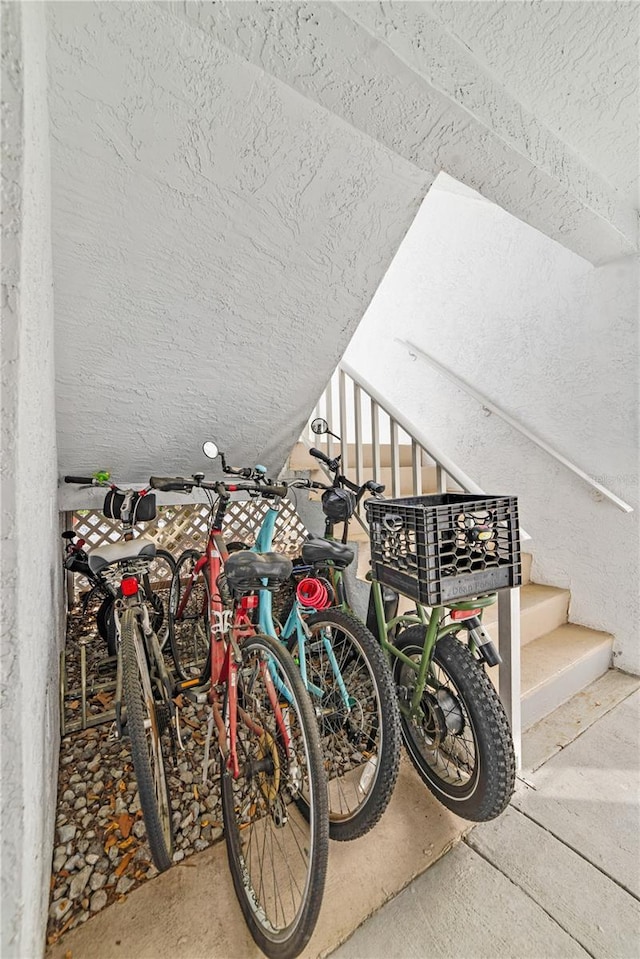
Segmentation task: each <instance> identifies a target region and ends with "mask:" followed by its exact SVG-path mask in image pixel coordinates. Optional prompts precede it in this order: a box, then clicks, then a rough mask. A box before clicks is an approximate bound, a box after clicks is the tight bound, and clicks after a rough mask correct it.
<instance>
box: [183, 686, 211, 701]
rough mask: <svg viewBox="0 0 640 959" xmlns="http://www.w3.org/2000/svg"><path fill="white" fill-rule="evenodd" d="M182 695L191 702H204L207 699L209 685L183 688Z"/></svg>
mask: <svg viewBox="0 0 640 959" xmlns="http://www.w3.org/2000/svg"><path fill="white" fill-rule="evenodd" d="M182 695H183V696H184V697H185V698H186V699H188V700H189V701H190V702H192V703H196V704H201V703H206V702H208V700H209V687H208V686H193V687H192V688H191V689H183V690H182Z"/></svg>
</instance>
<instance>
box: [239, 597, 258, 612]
mask: <svg viewBox="0 0 640 959" xmlns="http://www.w3.org/2000/svg"><path fill="white" fill-rule="evenodd" d="M257 605H258V597H257V596H243V597H242V599H241V600H240V608H241V609H243V610H244V611H245V612H246V611H247V610H248V609H255V608H256V607H257Z"/></svg>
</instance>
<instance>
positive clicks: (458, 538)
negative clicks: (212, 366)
mask: <svg viewBox="0 0 640 959" xmlns="http://www.w3.org/2000/svg"><path fill="white" fill-rule="evenodd" d="M311 428H312V430H313V431H314V432H315V433H316V434H322V433H326V432H328V425H327V423H326V421H325V420H321V419H318V420H314V422H313V423H312V424H311ZM310 452H311V455H312V456H314V457H315V458H316V459H318V460H319V461H321V462H322V463H324V465H325V466H326V467H327V470H328V471H329V474H332V476H333V480H332V482H331V483H326V484H316V486H321V487H322V488H324V490H325V493H324V495H323V508H324V510H325V517H326V519H325V537H326V538H327V539H328V540H329V541H330V542H333V541H334V538H335V526H336V525H337V524H338V523H342V537H341V538H342V540H343V542H344V543H346V541H347V536H348V528H349V523H350V521H351V519H352V517H353V515H354V513H355V511H356V509H357V507H358V505H359V504H360V501H361V500H362V498H363V496H364V494H365V493H369V494H371V497H370V498H369V499H367V500H366V502H365V503H364V507H365V510H366V514H367V520H368V524H369V532H370V539H371V572H370V574H369V579H370V583H371V585H370V592H369V603H368V614H367V626H368V627H369V629H370V630H371V632H372V633H374V635H375V636H376V637H377V640H378V642H379V645H380V647H381V648H382V649H383V650H384V651H385V653H386V655H387V657H388V660H389V662H390V664H391V670H392V674H393V679H394V683H395V687H396V691H397V695H398V701H399V708H400V717H401V719H400V722H401V730H402V738H403V741H404V744H405V748H406V750H407V753H408V755H409V757H410V759H411V762H412V763H413V765H414V767H415V768H416V770H417V772H418V774H419V775H420V777H421V779H422V780H423V782H424V783H425V784H426V785H427V787H428V788H429V789H430V790H431V792H432V793H433V794H434V795H435V796H436V797H437V799H439V801H440V802H441V803H442V804H443V805H445V806H446V807H447V808H449V809H451V810H452V811H453V812H455V813H456V814H457V815H459V816H461V817H463V818H465V819H469V820H472V821H476V822H483V821H486V820H490V819H494V818H495V817H496V816H498V815H500V813H502V812H503V811H504V809H505V808H506V806H507V805H508V803H509V801H510V799H511V796H512V794H513V790H514V787H515V754H514V748H513V740H512V737H511V730H510V727H509V721H508V719H507V715H506V713H505V710H504V707H503V705H502V703H501V702H500V699H499V697H498V694H497V692H496V690H495V687H494V685H493V683H492V682H491V679H490V678H489V676H488V675H487V672H486V669H485V667H486V666H495V665H497V664H498V663H499V662H500V656H499V654H498V651H497V650H496V648H495V646H494V644H493V642H492V640H491V638H490V636H489V634H488V633H487V631H486V629H485V628H484V626H483V624H482V614H483V611H484V609H486V608H487V607H488V606H491V605H492V604H493V603H495V602H496V599H497V596H496V592H495V590H496V589H498V588H507V587H513V586H518V585H520V569H521V567H520V554H519V543H518V516H517V504H516V501H515V499H513V498H512V497H511V498H510V497H486V496H472V495H467V494H453V493H445V494H439V495H435V496H422V497H405V498H400V499H393V500H385V499H382V497H381V494H382V492H383V490H384V487H380V486H379V485H378V484H375V483H372V482H371V481H369V482H368V483H364V484H363V485H361V486H358V485H357V484H355V483H352V482H351V481H350V480H349V479H348V478H347V477H345V476H343V475H342V474H341V473H340V457H339V456H338V457H335V458H334V459H331V458H329V457H328V456H326V455H325V454H324V453H323V452H321V451H320V450H316V449H312V450H311V451H310ZM325 497H326V499H325ZM340 502H342V503H343V506H342V509H340V507H339V503H340ZM327 507H328V508H327ZM324 575H325V576H326V577H327V579H328V580H329V582H330V583H331V588H332V589H333V592H334V595H335V597H336V602H338V603H340V604H341V606H342V608H343V609H345V610H350V609H351V605H350V602H349V595H348V589H347V586H346V583H345V580H344V576H343V575H342V572H341V571H340V570H339V569H338V568H336V567H335V566H332V565H331V564H327V566H326V568H325V570H324ZM401 595H402V596H406V597H408V598H409V599H410V600H412V601H413V602H415V609H413V610H411V611H410V612H408V613H404V614H399V612H398V608H399V599H400V596H401Z"/></svg>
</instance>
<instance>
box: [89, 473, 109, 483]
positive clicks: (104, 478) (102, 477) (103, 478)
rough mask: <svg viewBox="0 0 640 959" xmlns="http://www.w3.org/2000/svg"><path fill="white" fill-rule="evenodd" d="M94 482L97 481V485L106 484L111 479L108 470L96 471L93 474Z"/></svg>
mask: <svg viewBox="0 0 640 959" xmlns="http://www.w3.org/2000/svg"><path fill="white" fill-rule="evenodd" d="M93 478H94V480H97V481H98V483H108V482H109V480H110V479H111V473H110V472H109V470H98V471H97V472H96V473H94V474H93Z"/></svg>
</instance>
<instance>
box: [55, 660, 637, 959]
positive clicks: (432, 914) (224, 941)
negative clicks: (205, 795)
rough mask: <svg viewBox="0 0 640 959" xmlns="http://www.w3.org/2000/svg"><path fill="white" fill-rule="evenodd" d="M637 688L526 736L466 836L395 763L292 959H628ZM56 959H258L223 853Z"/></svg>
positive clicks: (157, 889)
mask: <svg viewBox="0 0 640 959" xmlns="http://www.w3.org/2000/svg"><path fill="white" fill-rule="evenodd" d="M639 685H640V684H639V681H638V680H637V679H634V678H632V677H626V676H624V675H623V674H620V673H614V672H613V671H612V672H611V673H609V674H608V675H607V676H605V677H603V679H602V680H599V681H598V682H597V683H594V684H593V685H592V686H591V687H590V688H589V690H587V691H586V692H585V693H583V694H581V695H580V697H576V698H575V699H574V700H572V701H571V703H569V704H567V705H566V706H563V707H561V708H560V709H559V710H557V711H556V713H555V714H553V715H552V717H550V718H548V719H547V720H545V721H543V723H540V724H538V726H536V727H534V729H533V730H532V731H531V732H530V733H528V734H527V737H526V739H525V743H524V756H525V766H527V767H528V768H527V769H526V770H525V771H524V772H523V774H522V776H521V778H520V781H519V783H518V790H517V793H516V796H515V797H514V801H513V803H512V806H511V807H510V808H509V809H508V810H507V812H506V813H505V814H504V815H503V816H502V817H500V819H498V820H497V821H495V822H493V823H487V824H484V825H481V826H477V827H476V828H475V829H473V831H471V832H469V824H468V823H464V822H463V821H462V820H459V819H457V818H456V817H454V816H453V815H452V814H450V813H448V812H447V810H445V809H443V808H442V807H441V806H440V805H439V804H438V803H437V802H436V801H435V800H434V799H433V798H432V797H431V795H430V794H429V793H428V792H427V790H426V789H425V788H424V786H423V785H422V783H421V782H420V781H419V779H418V778H417V776H416V775H415V773H414V771H413V769H412V768H411V767H410V765H409V763H408V762H407V761H403V764H402V770H401V775H400V779H399V783H398V787H397V789H396V792H395V794H394V797H393V799H392V802H391V804H390V807H389V809H388V810H387V812H386V813H385V816H384V817H383V819H382V821H381V823H380V824H379V826H378V827H377V828H376V829H375V830H374V831H373V832H371V833H370V834H369V835H368V836H365V837H363V838H362V839H360V840H357V841H356V842H354V843H344V844H341V843H332V844H331V849H330V857H329V872H328V878H327V886H326V890H325V897H324V901H323V906H322V910H321V913H320V918H319V921H318V925H317V927H316V931H315V933H314V936H313V938H312V940H311V943H310V944H309V947H308V949H307V950H306V952H305V953H304V954H303V956H304V959H318V957H322V956H328V955H331V956H332V959H423V957H427V956H429V957H436V959H445V957H451V959H454V957H455V959H481V957H482V959H484V957H487V959H489V957H491V959H502V957H504V959H514V957H518V959H520V957H532V959H534V957H535V959H541V957H544V959H547V957H565V956H566V957H572V956H591V957H594V959H600V957H603V959H604V957H611V959H627V957H629V959H632V957H633V959H637V957H638V956H640V905H639V902H638V899H639V897H640V833H639V829H638V827H639V825H640V798H639V793H640V789H639V785H640V783H639V776H638V746H639V732H638V731H639V730H640V723H639V722H638V719H639V716H638V713H639V706H640V692H638V686H639ZM576 737H577V738H576ZM460 840H462V841H461V842H460ZM453 845H455V848H454V849H451V847H452V846H453ZM449 849H451V851H450V852H448V854H447V855H446V856H444V857H443V858H440V857H442V856H443V853H445V852H447V851H448V850H449ZM436 860H440V861H438V862H436ZM429 866H431V868H428V867H429ZM425 870H426V871H425ZM416 877H417V878H416ZM405 887H406V888H405ZM401 890H404V891H402V892H401ZM397 893H400V894H399V895H397ZM394 896H395V898H392V897H394ZM388 900H390V901H388ZM385 903H386V905H385ZM376 910H377V911H376ZM373 913H375V914H373ZM372 914H373V915H372ZM368 916H371V918H369V919H367V917H368ZM365 920H366V921H365ZM361 923H363V924H362V925H361ZM353 930H356V931H355V932H353ZM352 932H353V935H351V933H352ZM350 935H351V938H350V939H348V941H347V942H345V940H346V939H347V937H348V936H350ZM340 943H344V944H343V945H342V946H339V944H340ZM337 946H339V948H337V949H336V947H337ZM69 954H70V957H71V959H116V957H118V959H147V957H148V959H165V957H166V959H168V957H172V956H175V955H179V956H180V957H181V959H258V957H260V956H261V955H262V953H260V951H259V950H258V949H257V947H256V946H255V945H254V943H253V941H252V939H251V938H250V936H249V935H248V933H247V931H246V928H245V926H244V923H243V920H242V916H241V913H240V910H239V907H238V906H237V903H236V899H235V895H234V893H233V888H232V885H231V880H230V877H229V871H228V866H227V861H226V852H225V849H224V846H223V845H218V846H215V847H213V848H212V849H209V850H207V851H206V852H204V853H201V854H199V855H196V856H193V857H192V858H190V859H189V860H188V861H187V862H186V863H185V864H180V865H178V866H176V867H174V868H173V869H171V870H170V871H169V872H167V873H164V874H163V875H162V876H159V877H158V878H157V879H154V880H152V881H151V882H148V883H147V884H146V885H144V886H143V887H141V888H139V889H137V890H136V891H135V892H133V893H132V894H130V895H129V896H128V897H127V899H126V900H125V901H124V902H123V903H121V904H116V905H114V906H111V907H109V908H108V909H106V910H104V912H102V913H100V914H99V915H98V916H96V917H95V918H94V919H91V920H90V921H89V922H87V923H85V925H83V926H81V927H79V928H78V929H75V930H72V931H71V932H70V933H68V934H67V935H66V936H64V937H63V939H62V940H61V941H60V942H59V943H58V944H56V946H55V947H53V948H52V949H50V950H49V952H48V953H47V959H64V957H66V959H69Z"/></svg>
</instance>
